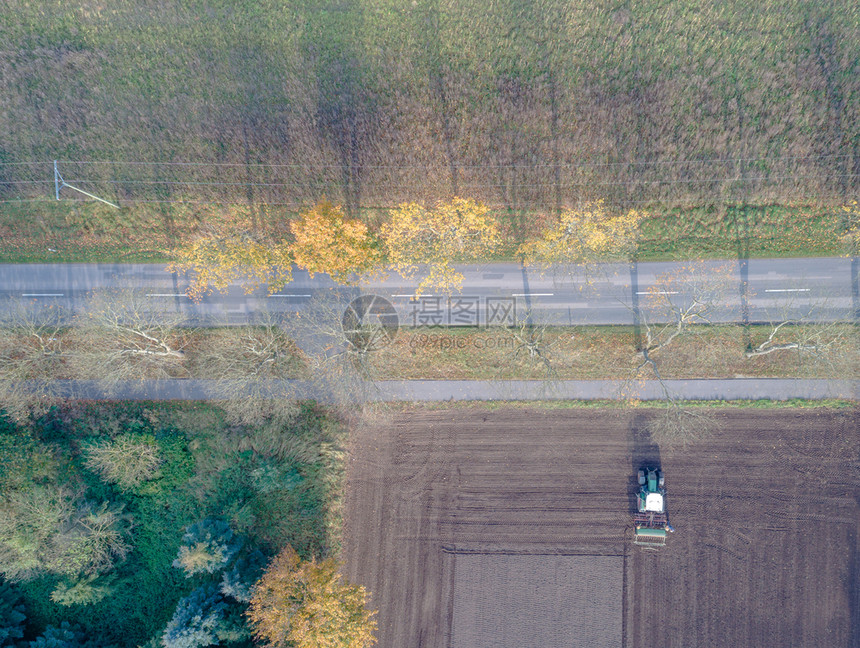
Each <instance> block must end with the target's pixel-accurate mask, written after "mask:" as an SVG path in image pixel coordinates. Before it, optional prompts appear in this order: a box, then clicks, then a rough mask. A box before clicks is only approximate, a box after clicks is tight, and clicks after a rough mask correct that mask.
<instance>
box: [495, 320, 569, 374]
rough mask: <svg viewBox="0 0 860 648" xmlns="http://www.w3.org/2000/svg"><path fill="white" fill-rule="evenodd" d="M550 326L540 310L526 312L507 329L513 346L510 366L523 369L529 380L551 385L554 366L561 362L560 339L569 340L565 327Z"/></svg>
mask: <svg viewBox="0 0 860 648" xmlns="http://www.w3.org/2000/svg"><path fill="white" fill-rule="evenodd" d="M563 330H564V332H560V330H559V329H558V327H555V326H553V325H552V323H551V322H550V321H549V319H547V318H546V317H545V316H544V315H543V314H542V313H541V312H540V311H537V310H529V311H527V312H526V313H525V315H524V316H523V317H522V318H521V319H519V321H517V322H516V325H515V326H512V327H511V328H509V329H508V333H509V335H510V337H511V338H512V341H513V345H512V348H511V352H510V354H509V356H508V357H509V358H510V363H511V364H512V365H515V366H516V367H517V368H518V369H524V370H525V371H526V372H527V373H526V375H528V376H529V377H538V378H541V379H543V380H545V381H549V382H550V383H551V382H555V381H557V380H558V379H559V376H558V364H559V362H560V361H562V360H563V358H562V355H561V353H562V351H561V348H560V347H561V344H562V342H563V340H564V338H568V339H572V338H573V335H572V334H570V333H568V330H569V329H568V328H566V327H563Z"/></svg>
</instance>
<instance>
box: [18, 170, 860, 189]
mask: <svg viewBox="0 0 860 648" xmlns="http://www.w3.org/2000/svg"><path fill="white" fill-rule="evenodd" d="M857 177H860V174H858V173H843V174H827V175H822V174H815V175H797V174H795V175H781V176H752V177H745V178H744V177H738V176H735V177H728V178H702V179H689V180H686V179H685V180H680V179H675V180H622V181H612V182H576V183H566V184H556V183H553V182H532V183H516V182H511V183H483V184H474V183H469V182H463V183H462V185H463V186H464V187H471V188H473V189H504V188H511V187H530V188H548V189H553V188H556V187H558V188H560V189H571V188H576V187H620V186H629V185H663V184H712V183H717V182H727V183H747V182H765V181H768V182H769V181H778V180H779V181H781V180H798V179H804V180H810V179H815V180H828V179H833V178H857ZM74 181H75V182H78V183H89V184H92V185H97V184H115V185H129V184H138V185H179V186H213V187H305V188H312V189H313V188H316V185H315V184H313V183H309V182H308V183H298V182H241V181H240V182H223V181H215V180H211V181H196V180H91V179H83V178H74ZM27 182H47V181H27ZM10 184H11V183H10ZM360 184H361V185H362V186H363V187H384V188H387V189H402V188H410V185H408V184H392V183H390V182H370V181H368V182H362V183H360Z"/></svg>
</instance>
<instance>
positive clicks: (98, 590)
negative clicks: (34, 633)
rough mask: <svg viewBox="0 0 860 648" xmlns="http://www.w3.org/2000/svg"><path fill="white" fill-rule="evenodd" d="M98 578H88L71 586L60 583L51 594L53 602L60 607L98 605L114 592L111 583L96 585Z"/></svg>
mask: <svg viewBox="0 0 860 648" xmlns="http://www.w3.org/2000/svg"><path fill="white" fill-rule="evenodd" d="M95 580H96V576H88V577H86V578H83V579H81V580H78V581H75V582H73V583H71V584H69V583H65V582H60V583H58V584H57V587H56V588H55V589H54V591H53V592H51V600H52V601H53V602H54V603H58V604H59V605H65V606H67V607H68V606H71V605H89V604H91V603H98V602H99V601H101V600H102V599H103V598H105V597H106V596H108V595H109V594H111V593H112V592H113V587H112V586H111V585H110V583H109V582H102V583H101V584H99V585H96V584H95Z"/></svg>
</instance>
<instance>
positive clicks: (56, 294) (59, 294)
mask: <svg viewBox="0 0 860 648" xmlns="http://www.w3.org/2000/svg"><path fill="white" fill-rule="evenodd" d="M64 294H65V293H21V297H62V296H63V295H64Z"/></svg>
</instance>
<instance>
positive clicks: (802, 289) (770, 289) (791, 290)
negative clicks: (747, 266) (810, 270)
mask: <svg viewBox="0 0 860 648" xmlns="http://www.w3.org/2000/svg"><path fill="white" fill-rule="evenodd" d="M810 290H812V289H811V288H767V289H765V292H809V291H810Z"/></svg>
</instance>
